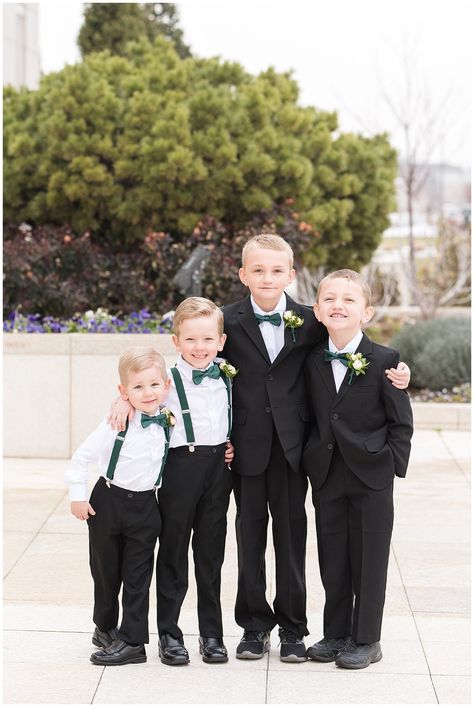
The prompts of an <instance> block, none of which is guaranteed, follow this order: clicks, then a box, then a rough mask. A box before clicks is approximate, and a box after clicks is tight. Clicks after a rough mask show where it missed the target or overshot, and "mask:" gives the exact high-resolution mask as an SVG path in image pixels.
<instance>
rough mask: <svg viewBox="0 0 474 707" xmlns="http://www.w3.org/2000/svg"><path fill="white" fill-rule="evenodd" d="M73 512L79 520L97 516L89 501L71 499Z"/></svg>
mask: <svg viewBox="0 0 474 707" xmlns="http://www.w3.org/2000/svg"><path fill="white" fill-rule="evenodd" d="M71 513H72V515H73V516H76V518H79V520H87V519H88V518H89V516H95V511H94V509H93V508H92V506H91V504H90V503H89V501H71Z"/></svg>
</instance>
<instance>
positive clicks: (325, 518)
mask: <svg viewBox="0 0 474 707" xmlns="http://www.w3.org/2000/svg"><path fill="white" fill-rule="evenodd" d="M313 503H314V507H315V511H316V532H317V537H318V557H319V568H320V572H321V579H322V583H323V586H324V589H325V593H326V602H325V606H324V636H325V637H326V638H341V637H344V636H351V637H352V638H353V640H354V641H355V642H356V643H374V642H375V641H379V640H380V633H381V627H382V615H383V607H384V603H385V587H386V583H387V568H388V560H389V554H390V539H391V536H392V528H393V481H392V482H391V483H390V484H389V486H387V487H386V488H384V489H382V490H374V489H371V488H369V487H368V486H366V485H365V484H364V483H363V482H362V481H361V480H360V479H359V478H358V477H357V476H356V475H355V474H354V473H353V472H352V471H351V470H350V469H349V467H348V466H347V465H346V464H345V462H344V460H343V458H342V456H341V454H340V452H339V450H338V449H336V450H335V453H334V456H333V459H332V462H331V468H330V470H329V474H328V477H327V479H326V481H325V482H324V484H323V486H322V487H321V488H320V489H319V490H315V489H313Z"/></svg>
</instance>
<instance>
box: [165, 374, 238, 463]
mask: <svg viewBox="0 0 474 707" xmlns="http://www.w3.org/2000/svg"><path fill="white" fill-rule="evenodd" d="M171 375H172V376H173V380H174V384H175V386H176V392H177V393H178V399H179V404H180V406H181V414H182V415H183V422H184V430H185V432H186V442H187V443H188V447H189V451H190V452H194V442H195V437H194V430H193V423H192V420H191V413H190V411H189V403H188V399H187V397H186V393H185V391H184V385H183V379H182V378H181V374H180V372H179V371H178V368H177V367H176V366H173V368H172V369H171ZM221 378H222V380H223V381H224V385H225V387H226V391H227V421H228V428H227V439H228V440H229V439H230V432H231V429H232V402H231V395H230V390H231V383H230V378H228V377H227V376H226V375H225V373H223V372H222V371H221Z"/></svg>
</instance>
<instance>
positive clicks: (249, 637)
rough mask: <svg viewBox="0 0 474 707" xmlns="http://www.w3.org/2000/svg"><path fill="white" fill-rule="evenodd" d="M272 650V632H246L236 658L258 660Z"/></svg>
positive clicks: (238, 647)
mask: <svg viewBox="0 0 474 707" xmlns="http://www.w3.org/2000/svg"><path fill="white" fill-rule="evenodd" d="M269 650H270V631H244V635H243V636H242V638H241V640H240V643H239V645H238V646H237V650H236V651H235V657H236V658H244V659H245V660H258V658H263V656H264V655H265V653H268V651H269Z"/></svg>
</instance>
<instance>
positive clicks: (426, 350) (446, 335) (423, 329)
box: [390, 318, 471, 390]
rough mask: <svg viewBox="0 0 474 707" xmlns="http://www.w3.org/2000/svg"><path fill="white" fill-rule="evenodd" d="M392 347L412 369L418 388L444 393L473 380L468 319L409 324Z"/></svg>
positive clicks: (393, 342) (392, 342) (412, 380)
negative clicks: (448, 389) (442, 390)
mask: <svg viewBox="0 0 474 707" xmlns="http://www.w3.org/2000/svg"><path fill="white" fill-rule="evenodd" d="M390 345H391V346H393V347H394V348H396V349H398V350H399V351H400V357H401V359H402V360H403V361H405V362H406V363H408V365H409V366H410V368H411V385H412V386H413V387H415V388H430V389H431V390H441V389H443V388H452V387H454V386H457V385H461V384H462V383H467V382H469V381H470V380H471V322H470V320H469V319H468V318H453V319H448V318H442V319H433V320H430V321H427V322H418V323H417V324H408V325H406V326H404V327H403V328H402V329H401V330H400V332H399V333H398V334H397V335H396V336H395V337H394V338H393V339H392V341H391V342H390Z"/></svg>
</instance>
